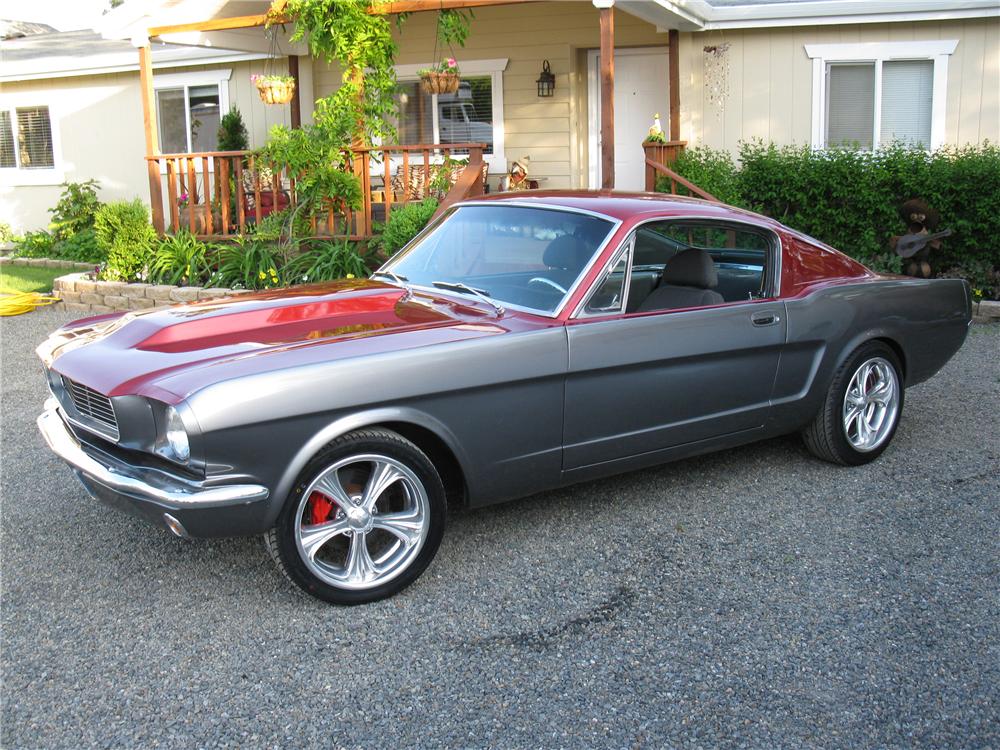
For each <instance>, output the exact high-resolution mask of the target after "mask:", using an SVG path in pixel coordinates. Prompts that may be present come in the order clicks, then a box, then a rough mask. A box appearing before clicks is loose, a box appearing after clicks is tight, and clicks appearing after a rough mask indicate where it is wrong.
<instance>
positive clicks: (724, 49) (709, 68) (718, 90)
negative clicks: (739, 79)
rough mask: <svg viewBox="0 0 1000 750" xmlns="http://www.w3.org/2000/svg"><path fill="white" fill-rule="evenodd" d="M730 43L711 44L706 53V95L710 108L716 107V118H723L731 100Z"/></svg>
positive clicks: (706, 48) (705, 49)
mask: <svg viewBox="0 0 1000 750" xmlns="http://www.w3.org/2000/svg"><path fill="white" fill-rule="evenodd" d="M730 46H732V45H730V44H729V42H723V43H722V44H709V45H706V46H705V47H704V53H705V94H706V96H707V97H708V103H709V105H710V106H712V107H715V109H716V117H721V116H722V113H723V112H724V111H725V109H726V99H728V98H729V54H728V53H729V48H730Z"/></svg>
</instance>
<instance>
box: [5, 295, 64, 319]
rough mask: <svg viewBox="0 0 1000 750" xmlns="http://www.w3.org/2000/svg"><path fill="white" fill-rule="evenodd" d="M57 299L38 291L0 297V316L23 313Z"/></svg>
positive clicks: (49, 303)
mask: <svg viewBox="0 0 1000 750" xmlns="http://www.w3.org/2000/svg"><path fill="white" fill-rule="evenodd" d="M58 301H59V298H58V297H48V296H46V295H44V294H39V293H38V292H21V293H19V294H12V295H10V296H9V297H0V318H6V317H10V316H11V315H23V314H24V313H27V312H31V311H32V310H34V309H35V308H36V307H44V306H45V305H51V304H53V303H54V302H58Z"/></svg>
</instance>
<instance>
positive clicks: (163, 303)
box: [52, 273, 248, 314]
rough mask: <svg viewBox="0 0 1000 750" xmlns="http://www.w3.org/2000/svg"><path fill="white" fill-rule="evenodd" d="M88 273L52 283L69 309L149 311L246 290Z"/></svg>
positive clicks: (59, 279)
mask: <svg viewBox="0 0 1000 750" xmlns="http://www.w3.org/2000/svg"><path fill="white" fill-rule="evenodd" d="M87 276H88V274H85V273H71V274H69V275H68V276H60V277H59V278H58V279H56V280H55V281H54V282H53V289H52V291H53V294H54V295H55V296H56V297H58V298H59V299H61V300H62V301H63V305H64V306H65V307H66V309H67V310H74V311H76V312H89V313H94V314H99V313H109V312H119V311H122V310H149V309H150V308H154V307H169V306H170V305H176V304H179V303H181V302H196V301H198V300H203V299H219V298H220V297H232V296H233V295H234V294H245V293H246V292H247V291H248V290H246V289H204V288H202V287H200V286H170V285H168V284H126V283H125V282H123V281H93V280H90V279H88V278H86V277H87Z"/></svg>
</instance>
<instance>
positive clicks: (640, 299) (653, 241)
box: [628, 220, 773, 313]
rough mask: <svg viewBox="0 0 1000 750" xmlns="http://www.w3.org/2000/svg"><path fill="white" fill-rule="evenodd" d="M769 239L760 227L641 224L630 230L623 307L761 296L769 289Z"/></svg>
mask: <svg viewBox="0 0 1000 750" xmlns="http://www.w3.org/2000/svg"><path fill="white" fill-rule="evenodd" d="M772 243H773V240H772V237H771V235H770V234H769V233H768V232H766V231H764V230H758V229H756V228H753V227H749V226H743V225H737V224H729V223H725V222H713V221H684V220H670V221H662V222H654V223H650V224H646V225H644V226H643V227H641V228H640V229H639V230H638V231H637V232H636V244H635V261H634V264H633V269H632V278H631V281H630V289H629V294H628V312H630V313H631V312H649V311H654V310H676V309H686V308H691V307H706V306H710V305H718V304H723V303H726V302H744V301H747V300H751V299H758V298H761V297H763V296H765V295H766V294H767V293H768V291H769V285H770V279H769V277H770V272H771V268H770V264H771V263H772V262H773V259H772V252H773V248H772ZM646 277H649V279H647V278H646ZM650 279H651V280H652V283H648V282H649V281H650Z"/></svg>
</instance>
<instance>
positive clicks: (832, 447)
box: [802, 341, 905, 466]
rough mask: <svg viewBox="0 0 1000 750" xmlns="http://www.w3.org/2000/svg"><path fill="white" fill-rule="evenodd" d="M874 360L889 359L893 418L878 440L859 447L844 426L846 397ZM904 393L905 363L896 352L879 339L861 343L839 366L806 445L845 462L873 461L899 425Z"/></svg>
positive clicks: (822, 455)
mask: <svg viewBox="0 0 1000 750" xmlns="http://www.w3.org/2000/svg"><path fill="white" fill-rule="evenodd" d="M871 362H876V363H879V364H880V365H881V363H887V364H888V365H889V366H890V367H891V368H892V374H893V376H894V378H895V387H896V399H897V401H896V403H895V407H894V408H893V409H892V411H891V414H890V413H888V412H887V414H886V419H889V420H890V421H889V423H887V424H885V425H884V427H882V426H880V427H879V433H878V436H877V437H878V441H877V444H875V445H874V446H873V447H871V448H869V449H865V450H859V449H858V448H857V447H855V444H854V443H853V442H852V437H851V435H850V434H849V431H848V428H847V427H846V426H845V419H846V415H845V407H846V401H845V399H846V398H847V390H848V388H849V387H850V386H851V382H852V380H853V379H854V376H855V375H856V374H858V373H859V371H860V369H861V367H862V366H863V365H865V364H867V363H871ZM904 396H905V390H904V384H903V374H902V367H901V366H900V363H899V357H897V356H896V353H895V352H894V351H893V350H892V349H891V348H890V347H889V346H888V345H886V344H883V343H882V342H879V341H869V342H868V343H865V344H862V345H861V346H859V347H858V348H857V349H855V350H854V351H853V352H851V355H850V356H849V357H847V359H846V360H844V363H843V364H842V365H841V366H840V367H839V368H838V370H837V372H836V373H835V374H834V376H833V381H832V382H831V383H830V389H829V391H827V395H826V399H825V400H824V402H823V406H822V407H821V408H820V410H819V413H817V414H816V417H815V418H814V419H813V421H812V423H810V424H809V426H807V427H806V428H805V429H804V430H803V431H802V438H803V440H804V441H805V444H806V447H807V448H808V449H809V452H810V453H812V454H813V455H814V456H816V457H817V458H821V459H823V460H824V461H829V462H831V463H835V464H840V465H842V466H860V465H861V464H866V463H869V462H871V461H874V460H875V459H876V458H878V457H879V456H880V455H882V453H883V451H885V449H886V448H887V447H888V446H889V443H891V442H892V438H893V435H895V433H896V428H897V427H898V426H899V418H900V416H901V415H902V413H903V400H904ZM855 437H856V433H855Z"/></svg>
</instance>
